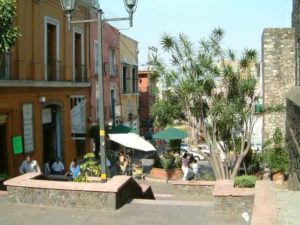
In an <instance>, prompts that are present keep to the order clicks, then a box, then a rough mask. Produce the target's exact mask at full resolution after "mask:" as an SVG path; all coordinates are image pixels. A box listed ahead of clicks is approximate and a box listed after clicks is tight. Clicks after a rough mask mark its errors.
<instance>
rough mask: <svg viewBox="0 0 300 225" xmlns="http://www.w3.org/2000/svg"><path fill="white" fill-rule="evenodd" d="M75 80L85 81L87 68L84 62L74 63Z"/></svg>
mask: <svg viewBox="0 0 300 225" xmlns="http://www.w3.org/2000/svg"><path fill="white" fill-rule="evenodd" d="M75 81H76V82H87V81H88V79H87V69H86V65H84V64H77V65H75Z"/></svg>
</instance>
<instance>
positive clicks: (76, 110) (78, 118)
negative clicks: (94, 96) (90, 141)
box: [71, 96, 87, 139]
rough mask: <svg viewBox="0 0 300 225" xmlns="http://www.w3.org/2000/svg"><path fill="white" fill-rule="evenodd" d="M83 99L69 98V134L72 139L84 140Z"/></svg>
mask: <svg viewBox="0 0 300 225" xmlns="http://www.w3.org/2000/svg"><path fill="white" fill-rule="evenodd" d="M86 102H87V101H86V100H85V98H84V97H78V96H72V97H71V132H72V137H73V138H74V139H84V138H85V133H86V127H85V121H86V119H85V118H86V117H85V104H86Z"/></svg>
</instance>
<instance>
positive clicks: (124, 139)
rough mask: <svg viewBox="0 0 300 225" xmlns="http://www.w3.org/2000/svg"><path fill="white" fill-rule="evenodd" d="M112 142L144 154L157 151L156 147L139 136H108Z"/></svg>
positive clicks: (129, 134)
mask: <svg viewBox="0 0 300 225" xmlns="http://www.w3.org/2000/svg"><path fill="white" fill-rule="evenodd" d="M108 136H109V138H110V140H111V141H114V142H117V143H119V144H121V145H124V146H125V147H127V148H133V149H137V150H141V151H144V152H149V151H156V149H155V147H154V146H153V145H152V144H151V143H150V142H148V141H146V140H145V139H144V138H142V137H141V136H139V135H137V134H133V133H128V134H108Z"/></svg>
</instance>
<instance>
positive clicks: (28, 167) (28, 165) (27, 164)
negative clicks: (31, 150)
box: [19, 154, 41, 174]
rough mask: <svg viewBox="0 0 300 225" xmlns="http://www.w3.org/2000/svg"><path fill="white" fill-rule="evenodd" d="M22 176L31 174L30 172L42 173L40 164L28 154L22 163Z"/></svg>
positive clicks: (20, 169)
mask: <svg viewBox="0 0 300 225" xmlns="http://www.w3.org/2000/svg"><path fill="white" fill-rule="evenodd" d="M19 172H20V174H24V173H30V172H38V173H40V172H41V169H40V167H39V164H38V163H37V161H36V160H33V159H32V158H31V156H30V155H29V154H28V155H26V159H25V160H24V161H23V162H22V164H21V166H20V168H19Z"/></svg>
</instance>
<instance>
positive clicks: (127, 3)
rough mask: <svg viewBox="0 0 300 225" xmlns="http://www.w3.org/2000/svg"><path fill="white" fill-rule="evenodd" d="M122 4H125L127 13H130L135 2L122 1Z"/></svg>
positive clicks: (135, 0) (133, 0) (130, 0)
mask: <svg viewBox="0 0 300 225" xmlns="http://www.w3.org/2000/svg"><path fill="white" fill-rule="evenodd" d="M124 4H125V7H126V9H127V11H128V9H129V10H130V11H131V10H133V9H134V8H136V5H137V0H124ZM134 11H135V9H134ZM134 11H133V12H134Z"/></svg>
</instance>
